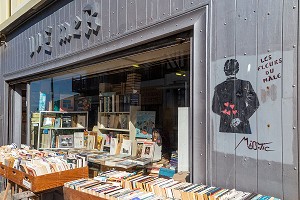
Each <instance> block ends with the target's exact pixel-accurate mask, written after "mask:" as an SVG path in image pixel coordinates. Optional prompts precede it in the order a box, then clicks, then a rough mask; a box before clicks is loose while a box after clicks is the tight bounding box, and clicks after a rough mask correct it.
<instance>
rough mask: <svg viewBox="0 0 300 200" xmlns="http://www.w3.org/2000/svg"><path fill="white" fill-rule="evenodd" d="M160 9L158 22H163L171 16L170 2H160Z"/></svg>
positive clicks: (158, 10) (160, 0) (164, 0)
mask: <svg viewBox="0 0 300 200" xmlns="http://www.w3.org/2000/svg"><path fill="white" fill-rule="evenodd" d="M158 5H159V6H158V8H157V15H158V20H162V19H164V18H167V17H169V16H170V15H171V13H170V1H169V0H168V1H166V0H158Z"/></svg>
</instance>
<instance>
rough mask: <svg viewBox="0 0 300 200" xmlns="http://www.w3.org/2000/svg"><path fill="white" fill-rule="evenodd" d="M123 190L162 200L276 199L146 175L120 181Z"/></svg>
mask: <svg viewBox="0 0 300 200" xmlns="http://www.w3.org/2000/svg"><path fill="white" fill-rule="evenodd" d="M121 185H122V187H123V188H125V189H133V190H144V191H146V192H152V193H154V194H156V195H157V196H160V197H162V198H164V199H167V198H170V199H182V200H190V199H198V200H209V199H214V200H225V199H243V200H251V199H258V198H259V199H272V200H277V198H274V197H270V196H264V195H261V194H256V193H249V192H242V191H237V190H235V189H232V190H229V189H223V188H220V187H213V186H206V185H200V184H192V183H187V182H179V181H175V180H173V179H166V178H158V177H153V176H146V175H134V176H130V177H128V178H126V179H123V180H122V181H121Z"/></svg>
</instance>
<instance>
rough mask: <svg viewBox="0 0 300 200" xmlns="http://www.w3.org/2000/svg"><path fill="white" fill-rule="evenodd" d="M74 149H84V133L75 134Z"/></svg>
mask: <svg viewBox="0 0 300 200" xmlns="http://www.w3.org/2000/svg"><path fill="white" fill-rule="evenodd" d="M74 148H84V132H74Z"/></svg>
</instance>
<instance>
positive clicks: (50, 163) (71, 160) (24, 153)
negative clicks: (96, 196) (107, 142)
mask: <svg viewBox="0 0 300 200" xmlns="http://www.w3.org/2000/svg"><path fill="white" fill-rule="evenodd" d="M86 163H87V162H86V158H85V157H84V156H81V155H67V154H57V153H56V152H52V151H38V150H34V149H32V150H29V149H14V148H12V147H11V145H8V146H2V147H0V175H1V176H3V177H5V178H6V179H8V180H9V181H11V182H13V183H15V184H17V185H19V186H21V187H23V188H26V189H29V190H30V191H32V192H36V193H39V192H42V191H45V190H49V189H52V188H56V187H61V186H62V185H63V184H64V183H65V182H66V181H71V180H76V179H78V178H86V177H87V176H88V168H87V164H86Z"/></svg>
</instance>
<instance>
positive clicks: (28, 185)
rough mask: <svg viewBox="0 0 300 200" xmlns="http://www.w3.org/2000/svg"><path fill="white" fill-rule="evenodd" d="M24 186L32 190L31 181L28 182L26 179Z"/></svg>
mask: <svg viewBox="0 0 300 200" xmlns="http://www.w3.org/2000/svg"><path fill="white" fill-rule="evenodd" d="M23 185H24V186H25V187H26V188H28V189H31V183H30V182H29V181H26V180H25V179H23Z"/></svg>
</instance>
